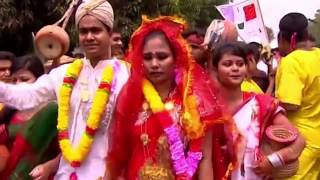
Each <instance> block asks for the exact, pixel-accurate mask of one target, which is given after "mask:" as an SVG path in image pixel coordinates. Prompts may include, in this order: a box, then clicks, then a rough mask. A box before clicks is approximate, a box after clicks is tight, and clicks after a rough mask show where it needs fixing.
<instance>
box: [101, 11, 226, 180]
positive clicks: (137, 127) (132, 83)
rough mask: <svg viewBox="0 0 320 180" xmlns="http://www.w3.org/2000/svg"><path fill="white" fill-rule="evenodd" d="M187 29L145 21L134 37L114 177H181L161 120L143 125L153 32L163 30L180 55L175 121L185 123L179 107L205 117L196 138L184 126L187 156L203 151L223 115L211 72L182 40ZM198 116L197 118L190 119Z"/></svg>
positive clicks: (175, 22)
mask: <svg viewBox="0 0 320 180" xmlns="http://www.w3.org/2000/svg"><path fill="white" fill-rule="evenodd" d="M184 28H185V24H183V23H182V22H181V20H179V19H175V18H173V17H160V18H158V19H155V20H148V19H143V23H142V25H141V27H139V28H138V30H137V31H136V32H135V33H134V34H133V36H132V38H131V44H130V50H129V53H128V59H130V62H132V69H131V70H132V72H131V75H130V78H129V80H128V81H127V84H126V85H125V86H124V87H123V89H122V91H121V93H120V95H119V96H118V98H119V99H118V102H117V107H116V112H115V120H114V125H113V128H112V129H113V133H111V135H112V136H113V137H112V138H111V139H112V140H113V142H111V143H112V145H111V148H110V149H111V150H110V153H109V154H108V159H107V166H108V170H109V171H110V174H111V176H112V177H111V178H116V177H118V176H120V175H124V176H125V177H126V178H127V179H129V180H135V179H137V178H138V177H139V178H140V179H148V178H149V179H152V177H155V178H157V179H169V180H170V179H176V177H175V172H174V168H173V167H172V160H171V156H170V151H168V144H167V142H166V137H165V136H163V135H164V131H163V128H162V126H161V125H160V122H159V120H158V119H157V118H155V117H154V116H153V115H152V114H150V116H148V118H146V119H145V120H146V121H145V123H137V122H139V121H140V120H141V113H142V111H143V108H142V107H143V103H144V101H145V98H144V95H143V92H142V80H143V79H144V78H145V75H144V69H143V68H144V67H143V66H142V64H143V59H144V58H143V53H142V52H143V47H144V40H145V37H147V36H148V34H150V33H152V32H154V31H160V32H162V33H163V34H164V35H165V37H166V38H167V39H168V43H169V44H170V47H171V48H172V50H173V51H174V54H175V56H174V58H175V65H176V68H175V79H174V82H175V85H176V86H175V90H174V91H173V92H172V93H171V96H170V97H169V99H168V101H173V102H174V104H175V106H174V107H175V108H174V111H175V113H173V114H175V115H174V116H173V119H174V120H176V121H175V122H176V123H179V122H180V118H181V117H182V116H181V114H180V108H179V107H181V109H182V111H183V110H185V109H188V108H189V109H192V112H197V113H198V114H199V116H198V117H199V118H198V119H195V121H194V122H196V120H198V121H200V123H199V124H201V127H203V128H202V129H200V131H197V132H196V133H197V135H196V136H193V137H191V136H187V135H190V133H189V134H188V130H190V129H191V128H186V127H185V126H182V125H181V124H179V125H180V127H181V130H182V132H183V134H185V135H186V137H188V140H184V139H186V138H184V135H183V134H182V135H181V136H182V137H183V138H184V139H181V141H182V143H184V146H185V147H184V148H183V150H184V151H185V152H186V151H188V150H189V149H193V148H194V147H195V146H197V147H201V145H202V144H200V143H199V145H198V144H197V143H198V141H197V140H198V139H202V137H203V136H204V134H205V132H204V131H205V128H206V127H208V125H211V123H213V122H215V120H216V119H218V118H220V116H221V109H220V107H219V105H218V101H217V99H216V92H215V89H214V88H213V85H212V84H211V81H209V76H208V74H207V73H205V71H204V70H203V69H202V68H201V67H200V66H199V65H197V64H196V63H195V61H194V60H193V59H192V58H191V56H190V52H189V49H188V47H187V43H186V42H185V41H184V39H183V38H182V36H181V32H182V31H183V30H184ZM190 107H192V108H190ZM189 112H190V111H189ZM170 114H172V113H170ZM171 116H172V115H171ZM193 117H194V116H192V115H191V118H190V119H192V118H193ZM142 119H143V118H142ZM192 127H195V126H192ZM193 130H194V129H193ZM197 130H198V129H197ZM189 132H190V131H189ZM145 134H147V135H148V138H147V139H148V140H150V141H147V143H146V145H144V144H143V141H141V139H145V138H146V137H145ZM198 135H199V136H198ZM191 142H196V143H194V144H196V145H195V146H190V147H191V148H189V147H188V145H190V144H192V143H191ZM199 142H200V141H199ZM197 165H198V164H197ZM190 167H191V166H190Z"/></svg>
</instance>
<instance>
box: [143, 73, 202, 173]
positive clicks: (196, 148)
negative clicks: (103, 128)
mask: <svg viewBox="0 0 320 180" xmlns="http://www.w3.org/2000/svg"><path fill="white" fill-rule="evenodd" d="M143 94H144V96H145V98H146V101H147V102H148V103H149V106H150V108H151V110H152V112H153V113H154V115H155V116H156V117H157V118H158V119H159V121H160V123H161V126H162V128H163V129H164V132H165V134H166V136H167V138H168V143H169V149H170V154H171V159H172V160H173V167H174V169H175V173H176V175H177V178H178V179H179V178H182V179H192V177H193V175H194V173H195V172H196V170H197V167H198V164H199V162H200V160H201V159H202V152H201V145H202V140H203V138H202V137H200V138H198V139H193V140H191V142H190V143H191V144H190V150H189V151H188V153H187V157H185V153H184V149H183V143H182V141H181V137H180V128H179V127H178V126H177V125H176V124H175V123H174V121H173V119H172V117H171V116H170V114H169V112H168V110H170V108H173V106H171V105H170V104H163V102H162V100H161V98H160V96H159V94H158V92H157V91H156V90H155V88H154V87H153V85H152V84H151V83H150V82H149V81H148V80H146V79H144V80H143Z"/></svg>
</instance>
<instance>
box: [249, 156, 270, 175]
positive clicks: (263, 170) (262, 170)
mask: <svg viewBox="0 0 320 180" xmlns="http://www.w3.org/2000/svg"><path fill="white" fill-rule="evenodd" d="M273 169H274V167H273V166H272V165H271V163H270V162H269V160H268V158H267V157H266V156H264V155H262V156H261V159H260V161H259V162H258V164H257V167H255V168H253V171H254V172H255V173H256V174H257V175H259V176H270V175H271V174H272V171H273Z"/></svg>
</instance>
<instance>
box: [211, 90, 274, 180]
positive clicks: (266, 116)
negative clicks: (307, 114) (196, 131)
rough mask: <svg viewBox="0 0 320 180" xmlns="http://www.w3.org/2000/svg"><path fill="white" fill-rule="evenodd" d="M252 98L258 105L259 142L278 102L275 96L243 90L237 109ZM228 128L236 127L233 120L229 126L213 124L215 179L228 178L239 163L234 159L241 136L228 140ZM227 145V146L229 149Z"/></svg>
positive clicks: (238, 149)
mask: <svg viewBox="0 0 320 180" xmlns="http://www.w3.org/2000/svg"><path fill="white" fill-rule="evenodd" d="M252 98H255V100H256V102H257V106H258V107H259V110H258V112H257V120H258V121H259V124H260V130H259V134H258V136H259V141H260V143H261V142H262V138H263V135H264V132H265V129H266V127H267V126H268V125H270V124H271V123H272V121H271V119H272V116H273V115H274V113H276V112H277V110H278V109H279V103H278V101H277V100H276V99H275V98H273V97H271V96H268V95H264V94H255V93H247V92H244V93H243V103H242V104H241V105H240V106H239V108H238V110H241V108H242V107H243V106H245V105H246V104H247V103H248V102H249V101H250V100H251V99H252ZM230 121H233V119H232V118H230ZM230 128H236V125H235V124H234V122H231V123H229V127H226V126H225V125H215V126H214V129H213V140H212V146H213V152H212V153H213V155H212V157H213V158H212V162H213V172H214V179H215V180H217V179H218V180H221V179H228V178H230V176H231V172H232V170H233V169H235V168H236V167H237V166H238V165H239V163H241V162H237V160H236V159H237V155H238V154H239V151H241V150H240V149H241V147H239V146H241V145H240V144H241V141H242V140H241V139H242V137H241V135H240V136H239V138H238V139H237V140H236V141H233V142H230V141H232V140H231V139H230V138H231V137H229V136H230V135H232V134H231V132H229V130H230ZM233 135H234V134H233ZM237 135H239V134H237ZM228 141H229V142H228ZM228 145H229V146H228ZM227 147H229V151H228V150H227ZM230 148H231V149H232V150H231V149H230ZM231 164H232V166H231Z"/></svg>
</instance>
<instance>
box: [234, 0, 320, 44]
mask: <svg viewBox="0 0 320 180" xmlns="http://www.w3.org/2000/svg"><path fill="white" fill-rule="evenodd" d="M242 1H244V0H233V2H242ZM258 1H259V4H260V9H261V12H262V16H263V20H264V24H265V25H266V26H268V27H270V28H271V29H272V30H273V32H274V35H275V37H276V36H277V34H278V32H279V22H280V19H281V18H282V17H283V16H284V15H286V14H288V13H290V12H300V13H302V14H304V15H305V16H306V17H307V18H310V19H314V17H315V14H316V11H317V10H318V9H320V0H258ZM271 46H275V47H276V46H277V41H276V39H274V40H273V41H272V42H271Z"/></svg>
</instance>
